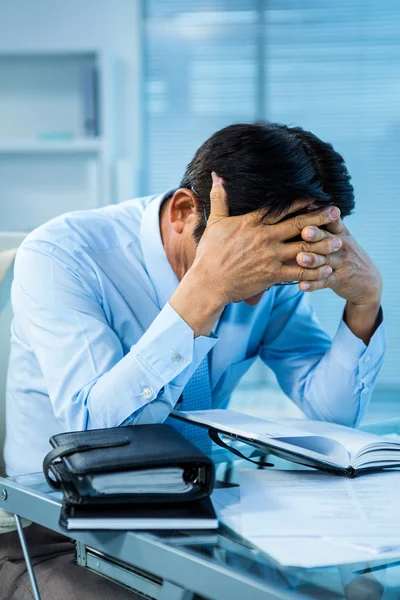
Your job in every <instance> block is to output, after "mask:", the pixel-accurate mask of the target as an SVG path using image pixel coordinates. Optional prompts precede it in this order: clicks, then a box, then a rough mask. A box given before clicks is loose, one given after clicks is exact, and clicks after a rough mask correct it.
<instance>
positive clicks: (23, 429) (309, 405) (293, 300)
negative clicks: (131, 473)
mask: <svg viewBox="0 0 400 600" xmlns="http://www.w3.org/2000/svg"><path fill="white" fill-rule="evenodd" d="M170 193H171V192H167V193H166V194H164V195H163V196H158V197H157V196H149V197H146V198H138V199H134V200H131V201H128V202H125V203H123V204H120V205H113V206H107V207H105V208H101V209H98V210H92V211H84V212H75V213H70V214H67V215H64V216H62V217H59V218H57V219H55V220H53V221H51V222H50V223H47V224H46V225H44V226H42V227H40V228H39V229H37V230H36V231H34V232H33V233H31V234H30V235H29V236H28V237H27V239H26V240H25V242H24V243H23V245H22V246H21V248H20V250H19V251H18V254H17V258H16V262H15V279H14V283H13V289H12V306H13V309H14V314H15V318H14V322H13V325H12V340H11V361H10V366H9V373H8V383H7V432H6V444H5V460H6V467H7V472H8V474H9V475H16V474H20V473H28V472H34V471H40V470H41V468H42V460H43V457H44V455H45V454H46V453H47V452H48V451H49V449H50V446H49V443H48V440H49V437H50V436H52V435H53V434H56V433H59V432H61V431H74V430H83V429H92V428H100V427H115V426H119V425H123V424H126V423H158V422H163V421H164V420H165V419H166V418H167V417H168V414H169V413H170V411H171V410H172V409H173V408H174V406H175V404H176V403H177V401H178V399H179V397H180V395H181V393H182V390H183V388H184V386H185V384H186V383H187V381H188V380H189V378H190V376H191V375H192V373H193V371H194V370H195V369H196V367H197V366H198V365H199V364H200V362H201V361H202V359H203V358H204V357H205V356H206V354H207V353H210V377H211V386H212V399H213V406H214V407H226V406H227V405H228V402H229V398H230V396H231V393H232V391H233V389H234V388H235V386H236V384H237V383H238V381H239V379H240V378H241V377H242V375H244V373H245V372H246V371H247V369H248V368H249V367H250V365H251V364H252V363H253V361H254V360H255V358H256V357H257V356H258V355H259V356H261V358H262V360H263V361H265V363H266V364H267V365H269V366H270V367H271V368H272V369H273V370H274V372H275V373H276V375H277V378H278V381H279V383H280V385H281V387H282V389H283V390H284V392H285V393H286V394H287V395H288V396H289V397H290V398H291V399H292V400H293V401H294V402H295V403H296V404H297V405H298V406H299V407H300V408H301V409H302V410H303V411H304V413H305V414H306V415H308V416H309V417H311V418H314V419H324V420H329V421H336V422H338V423H343V424H346V425H355V424H356V423H357V422H358V421H359V420H360V418H361V417H362V415H363V413H364V411H365V408H366V406H367V403H368V400H369V398H370V396H371V391H372V387H373V384H374V381H375V379H376V376H377V374H378V370H379V367H380V365H381V363H382V358H383V354H384V348H385V341H384V333H383V324H381V325H380V326H379V328H378V330H377V331H376V333H375V334H374V336H373V338H372V340H371V342H370V344H369V346H368V348H367V347H366V346H365V345H364V343H363V342H362V341H361V340H359V339H358V338H356V337H355V336H354V335H353V334H352V333H351V332H350V330H349V329H348V328H347V326H346V325H345V323H344V322H341V323H340V325H339V329H338V332H337V334H336V336H335V338H334V340H333V342H331V340H330V339H329V338H328V336H327V335H326V334H325V333H324V332H323V331H322V330H321V327H320V325H319V324H318V321H317V320H316V317H315V315H314V313H313V310H312V309H311V307H310V305H309V304H308V301H307V299H306V297H305V296H304V295H303V293H302V292H300V291H299V290H298V288H297V286H296V287H294V286H289V287H274V288H271V289H270V290H269V291H267V292H266V293H265V294H264V296H263V298H262V300H261V301H260V303H259V304H258V305H257V306H255V307H251V306H248V305H247V304H245V303H244V302H240V303H238V304H231V305H228V306H227V307H226V308H225V310H224V312H223V314H222V315H221V317H220V319H219V320H218V322H217V324H216V326H215V327H214V330H213V333H212V334H211V335H210V337H198V338H197V339H194V336H193V331H192V330H191V328H190V327H189V326H188V325H187V324H186V323H185V321H184V320H183V319H182V318H181V317H180V316H179V315H178V314H177V313H176V312H175V311H174V310H173V308H172V307H171V306H170V305H169V303H168V301H169V298H170V297H171V295H172V293H173V292H174V290H175V288H176V287H177V285H178V280H177V278H176V276H175V274H174V272H173V271H172V269H171V267H170V265H169V262H168V260H167V258H166V255H165V252H164V249H163V245H162V240H161V236H160V226H159V209H160V205H161V203H162V201H163V199H164V198H166V197H167V196H168V195H170ZM260 401H261V398H260Z"/></svg>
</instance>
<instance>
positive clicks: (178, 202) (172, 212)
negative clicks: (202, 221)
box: [169, 188, 200, 233]
mask: <svg viewBox="0 0 400 600" xmlns="http://www.w3.org/2000/svg"><path fill="white" fill-rule="evenodd" d="M199 210H200V201H199V199H198V198H197V196H196V194H195V193H194V192H192V190H189V189H187V188H179V190H176V192H175V194H174V195H173V196H172V198H171V202H170V205H169V220H170V223H171V227H172V228H173V230H174V231H175V232H176V233H182V231H183V229H184V227H185V225H186V223H190V222H193V223H195V220H197V217H198V213H199Z"/></svg>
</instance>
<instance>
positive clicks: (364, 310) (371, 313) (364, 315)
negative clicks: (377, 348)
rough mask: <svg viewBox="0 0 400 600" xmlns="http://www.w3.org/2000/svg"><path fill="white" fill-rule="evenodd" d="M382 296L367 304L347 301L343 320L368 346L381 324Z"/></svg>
mask: <svg viewBox="0 0 400 600" xmlns="http://www.w3.org/2000/svg"><path fill="white" fill-rule="evenodd" d="M379 311H380V298H379V299H378V300H372V301H371V302H370V303H368V304H365V305H358V304H353V303H351V302H347V304H346V307H345V309H344V314H343V320H344V322H345V323H346V325H347V327H348V328H349V329H350V331H351V332H352V333H353V334H354V335H355V336H356V337H358V338H359V339H360V340H362V341H363V342H364V344H365V345H366V346H368V344H369V342H370V340H371V338H372V336H373V335H374V333H375V331H376V330H377V328H378V326H379V319H378V316H379Z"/></svg>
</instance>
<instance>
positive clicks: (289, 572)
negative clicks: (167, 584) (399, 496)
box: [7, 419, 400, 600]
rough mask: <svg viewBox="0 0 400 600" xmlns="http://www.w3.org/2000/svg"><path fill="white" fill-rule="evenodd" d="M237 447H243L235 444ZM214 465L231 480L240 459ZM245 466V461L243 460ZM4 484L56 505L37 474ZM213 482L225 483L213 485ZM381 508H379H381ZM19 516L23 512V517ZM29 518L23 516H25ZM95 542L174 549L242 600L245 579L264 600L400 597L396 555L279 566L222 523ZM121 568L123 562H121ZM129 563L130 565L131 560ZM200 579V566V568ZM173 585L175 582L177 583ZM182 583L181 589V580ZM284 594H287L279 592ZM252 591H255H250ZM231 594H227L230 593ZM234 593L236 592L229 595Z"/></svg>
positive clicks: (220, 456)
mask: <svg viewBox="0 0 400 600" xmlns="http://www.w3.org/2000/svg"><path fill="white" fill-rule="evenodd" d="M366 428H368V430H370V431H375V432H376V433H380V434H382V435H398V434H400V419H392V420H390V421H386V422H384V421H381V422H377V423H375V424H369V425H368V426H366ZM241 449H243V445H241ZM215 459H216V462H217V463H223V461H224V460H225V461H227V462H228V463H229V464H230V468H231V470H232V473H233V479H235V471H237V469H238V468H239V467H243V466H244V463H243V461H240V460H236V458H235V457H234V456H233V455H232V454H230V453H227V451H224V450H222V449H217V453H216V455H215ZM283 462H284V461H280V464H279V467H280V468H283V465H282V463H283ZM246 466H248V464H247V463H246ZM286 468H293V465H292V464H290V463H287V467H286ZM7 481H9V482H10V483H11V482H14V483H16V484H19V485H22V486H24V488H25V487H26V488H27V489H29V490H31V491H35V492H36V493H38V494H39V495H44V496H46V497H47V498H52V499H53V500H54V502H56V503H58V504H59V503H60V501H61V500H60V495H59V494H57V493H55V492H52V491H51V490H50V489H49V488H48V487H47V484H46V482H45V480H44V477H43V475H42V474H33V475H24V476H20V477H15V478H10V479H9V480H7ZM219 485H228V484H227V483H225V484H221V483H220V484H219ZM382 509H383V510H384V507H383V508H382ZM23 516H25V515H23ZM27 516H28V518H29V515H27ZM82 535H85V534H78V535H75V534H74V533H72V532H71V537H73V538H74V539H75V538H76V539H78V541H79V540H80V541H81V543H82V540H84V538H82ZM111 539H112V541H113V545H112V546H110V549H111V548H113V551H112V552H111V551H108V550H107V543H108V540H111ZM96 540H97V541H98V542H99V543H100V542H101V545H102V546H101V547H102V548H103V550H101V549H100V550H99V546H96V545H95V546H94V547H95V548H97V550H96V551H97V555H98V556H103V557H104V555H108V556H112V559H113V561H116V560H118V558H119V557H118V556H117V555H116V554H115V548H121V547H123V545H124V544H126V543H127V541H128V540H130V542H132V544H135V540H136V542H137V543H139V541H140V540H141V541H147V542H152V543H154V544H156V545H157V547H158V548H161V547H162V548H163V549H165V550H169V551H170V552H171V553H175V554H176V552H177V551H179V556H180V557H181V558H184V557H187V558H189V557H190V558H192V559H193V558H194V559H196V560H195V561H193V562H192V565H193V567H192V568H193V569H194V571H193V577H196V573H195V569H196V566H195V565H196V562H198V564H199V565H200V564H201V565H202V569H204V566H206V567H207V566H208V567H209V569H210V570H209V576H210V578H212V577H213V576H214V574H215V572H218V571H221V572H224V574H225V575H226V576H228V577H229V574H230V575H231V576H232V578H233V579H234V582H233V583H234V584H235V585H238V583H237V582H238V581H241V583H243V581H245V582H247V585H248V586H249V593H248V594H247V598H246V600H251V599H252V598H259V597H260V596H259V595H257V594H256V591H255V590H253V589H252V586H251V585H250V582H253V583H254V584H257V583H258V584H261V585H265V586H268V587H269V588H273V590H275V591H276V592H277V595H273V596H268V595H266V596H264V597H265V598H268V597H274V598H285V597H293V596H292V595H291V593H292V594H293V592H295V593H296V594H297V595H298V596H299V597H304V598H332V599H333V598H349V599H352V600H354V599H360V600H364V599H367V598H368V599H375V598H384V599H395V598H397V599H398V598H400V559H399V560H398V561H397V560H396V561H391V562H390V563H385V560H384V558H380V559H373V560H371V561H369V562H368V563H363V564H355V565H346V566H334V567H329V568H318V569H301V568H293V567H290V568H289V567H282V566H280V565H279V564H277V563H276V562H274V560H272V559H271V558H270V557H268V555H266V554H264V553H263V552H262V551H260V550H258V549H257V548H255V547H254V546H252V544H250V543H249V542H248V541H246V539H244V538H243V537H241V536H240V535H238V534H236V533H234V532H233V531H231V530H230V529H229V528H227V527H225V526H224V525H221V526H220V529H219V530H218V532H216V533H215V534H214V533H211V534H210V532H207V533H204V534H202V533H201V532H188V533H185V532H181V531H173V532H165V531H164V532H159V533H158V532H151V533H150V532H149V533H143V532H140V533H135V532H103V533H97V534H96V535H95V534H94V533H91V534H88V540H87V541H84V543H86V544H87V546H91V545H92V547H93V544H94V541H96ZM124 564H125V566H126V563H124ZM132 565H133V566H134V563H132ZM146 570H148V572H149V573H154V574H155V576H157V568H156V565H152V564H151V561H150V562H148V564H147V565H146ZM202 576H203V577H204V570H203V571H202ZM178 583H179V582H178ZM182 586H183V587H185V585H184V583H183V582H182ZM287 593H289V596H287V595H285V594H287ZM254 594H256V595H254ZM209 597H213V598H224V596H223V594H222V595H218V594H217V593H215V594H212V595H211V594H210V596H209ZM231 597H233V596H231ZM235 597H236V596H235Z"/></svg>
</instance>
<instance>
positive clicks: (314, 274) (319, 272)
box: [279, 265, 332, 282]
mask: <svg viewBox="0 0 400 600" xmlns="http://www.w3.org/2000/svg"><path fill="white" fill-rule="evenodd" d="M331 273H332V267H330V266H329V265H324V266H323V267H316V268H315V269H305V268H304V267H292V266H288V265H283V267H282V269H281V271H280V275H279V281H280V282H281V281H319V280H320V279H324V278H325V277H328V275H330V274H331Z"/></svg>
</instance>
